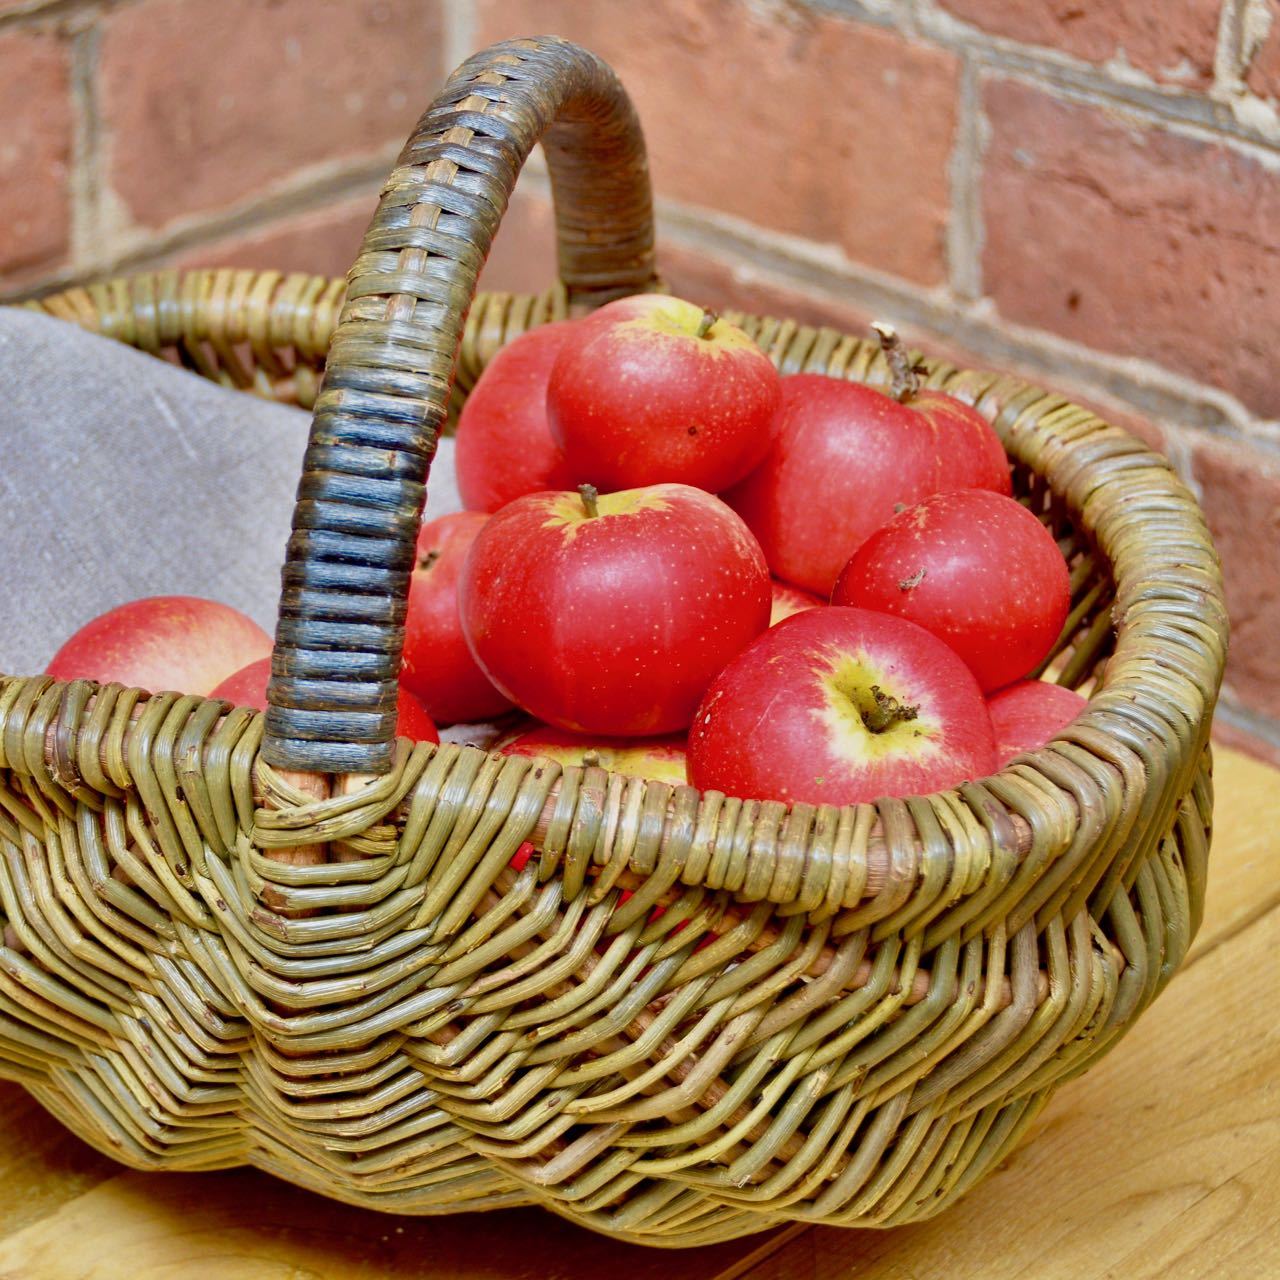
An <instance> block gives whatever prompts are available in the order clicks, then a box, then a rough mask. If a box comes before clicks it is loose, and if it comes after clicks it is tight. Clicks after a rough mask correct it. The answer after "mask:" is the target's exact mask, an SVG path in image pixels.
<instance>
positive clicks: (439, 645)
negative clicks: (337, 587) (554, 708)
mask: <svg viewBox="0 0 1280 1280" xmlns="http://www.w3.org/2000/svg"><path fill="white" fill-rule="evenodd" d="M488 519H489V517H488V516H487V515H485V514H484V513H483V512H480V511H460V512H457V513H456V514H454V515H448V516H441V517H440V518H439V519H438V520H432V521H431V523H430V524H425V525H423V526H422V532H421V533H420V534H419V535H418V563H417V568H416V569H415V570H414V573H413V579H412V581H411V582H410V584H409V607H408V612H407V614H406V616H405V620H404V670H403V671H402V672H401V674H400V682H401V684H403V685H404V686H405V688H407V689H408V690H409V691H410V692H411V693H412V694H413V695H414V696H415V697H416V698H418V699H419V700H420V701H421V702H422V705H423V706H424V707H426V709H427V711H428V713H429V714H430V715H431V717H432V719H434V720H435V721H436V723H438V724H456V723H458V722H459V721H463V720H491V719H493V717H494V716H497V715H501V714H502V713H503V712H504V711H508V710H510V708H511V703H510V701H509V700H508V699H507V698H505V697H503V695H502V694H501V693H499V692H498V690H497V689H495V688H494V687H493V684H492V683H491V682H490V680H489V677H488V676H486V675H485V673H484V672H483V671H481V670H480V668H479V667H478V666H477V665H476V660H475V659H474V658H473V657H472V656H471V650H470V649H469V648H467V642H466V639H465V637H464V636H463V634H462V619H461V618H460V617H459V615H458V575H459V574H460V573H461V572H462V565H463V562H464V561H465V560H466V558H467V552H468V551H469V550H470V549H471V544H472V543H473V542H474V541H475V540H476V535H477V534H478V533H479V532H480V530H481V529H483V528H484V525H485V522H486V521H487V520H488Z"/></svg>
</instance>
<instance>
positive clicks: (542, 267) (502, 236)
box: [480, 188, 556, 293]
mask: <svg viewBox="0 0 1280 1280" xmlns="http://www.w3.org/2000/svg"><path fill="white" fill-rule="evenodd" d="M555 278H556V232H555V219H554V217H553V216H552V213H551V202H550V201H549V200H547V199H545V198H544V197H543V196H541V195H534V194H533V193H532V192H527V191H523V190H521V189H520V188H517V189H516V193H515V195H514V196H513V197H512V199H511V203H510V205H509V206H508V207H507V212H506V215H505V216H504V217H503V219H502V225H501V226H500V227H499V228H498V234H497V236H496V237H495V238H494V241H493V250H492V252H491V253H490V254H489V260H488V262H486V263H485V264H484V270H483V271H482V272H481V273H480V288H481V289H488V290H492V291H493V292H495V293H541V292H542V290H543V289H545V288H547V287H548V286H549V285H551V284H553V283H554V282H555Z"/></svg>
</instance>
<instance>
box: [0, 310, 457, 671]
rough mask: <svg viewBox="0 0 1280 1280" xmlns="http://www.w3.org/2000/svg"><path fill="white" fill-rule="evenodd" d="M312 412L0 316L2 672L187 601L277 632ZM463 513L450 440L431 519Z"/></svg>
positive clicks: (54, 327)
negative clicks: (156, 598)
mask: <svg viewBox="0 0 1280 1280" xmlns="http://www.w3.org/2000/svg"><path fill="white" fill-rule="evenodd" d="M309 422H310V415H309V414H306V413H303V412H301V411H300V410H297V409H289V408H285V407H283V406H281V405H276V404H270V403H268V402H266V401H263V400H260V399H257V398H256V397H254V396H250V395H246V394H244V393H243V392H236V391H228V390H226V389H225V388H222V387H219V386H216V385H214V384H213V383H210V382H206V381H205V380H204V379H202V378H200V377H198V376H197V375H195V374H193V373H188V372H187V371H186V370H183V369H180V368H177V367H176V366H174V365H170V364H167V363H166V362H164V361H162V360H157V359H155V358H154V357H152V356H147V355H143V354H141V353H139V352H137V351H133V350H130V349H129V348H127V347H124V346H123V345H121V344H120V343H117V342H114V341H111V340H110V339H106V338H100V337H97V336H95V335H93V334H90V333H86V332H84V331H83V330H81V329H78V328H76V327H75V326H74V325H71V324H67V323H64V322H62V321H58V320H52V319H50V318H48V317H47V316H42V315H37V314H35V313H34V312H27V311H20V310H15V309H12V308H0V442H3V455H2V456H3V465H2V466H0V513H2V514H0V520H2V521H3V525H2V526H0V527H2V528H3V536H4V553H5V556H4V561H3V566H4V567H3V576H0V587H2V588H3V598H4V606H5V607H4V612H3V622H2V623H0V671H4V672H8V673H10V674H14V675H30V674H33V673H35V672H38V671H42V670H43V669H44V667H45V665H46V664H47V663H48V661H49V659H50V658H51V657H52V656H53V654H54V653H55V652H56V651H57V649H58V647H59V646H60V645H61V643H62V641H63V640H65V639H66V638H67V637H68V636H69V635H71V633H72V632H74V631H75V630H77V629H78V628H79V627H80V626H81V625H83V624H84V623H85V622H87V621H88V620H89V619H90V618H93V617H95V616H97V615H98V614H100V613H103V612H104V611H105V610H107V609H110V608H112V607H114V606H115V605H118V604H122V603H124V602H125V601H127V600H135V599H138V598H139V597H141V596H152V595H193V596H205V597H208V598H209V599H213V600H221V601H223V602H224V603H225V604H230V605H234V606H235V607H236V608H237V609H242V610H244V612H245V613H247V614H249V616H250V617H252V618H254V619H255V620H256V621H257V622H259V623H260V624H261V625H262V626H263V627H265V628H266V630H267V631H268V632H270V631H272V630H274V626H275V610H276V604H277V601H278V598H279V592H280V565H281V563H282V562H283V559H284V548H285V543H286V541H287V539H288V536H289V521H290V516H291V514H292V511H293V497H294V492H295V490H296V489H297V485H298V477H299V475H300V474H301V464H302V454H303V450H304V449H305V447H306V440H307V427H308V424H309ZM460 506H461V504H460V502H459V500H458V493H457V486H456V483H455V481H454V475H453V443H452V441H450V440H444V441H442V442H441V445H440V452H439V453H438V455H437V457H436V460H435V462H434V463H433V465H432V468H431V484H430V497H429V500H428V504H427V516H428V518H434V517H435V516H438V515H443V514H445V513H446V512H448V511H456V510H458V509H459V508H460Z"/></svg>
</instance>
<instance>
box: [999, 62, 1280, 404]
mask: <svg viewBox="0 0 1280 1280" xmlns="http://www.w3.org/2000/svg"><path fill="white" fill-rule="evenodd" d="M984 99H985V105H986V112H987V116H988V119H989V120H990V124H991V140H990V144H989V146H988V149H987V155H986V162H985V177H984V182H983V199H982V203H983V218H984V222H985V227H986V243H985V250H984V254H983V272H984V280H985V285H986V290H987V292H988V293H989V294H990V295H991V296H992V297H993V298H994V299H995V301H996V302H997V304H998V306H999V309H1000V312H1001V314H1002V315H1003V316H1005V317H1007V318H1008V319H1011V320H1018V321H1021V322H1023V323H1025V324H1030V325H1036V326H1039V327H1040V328H1042V329H1050V330H1052V331H1053V332H1055V333H1059V334H1062V335H1063V336H1065V337H1067V338H1072V339H1075V340H1076V341H1078V342H1081V343H1084V344H1086V345H1089V346H1093V347H1096V348H1099V349H1101V350H1105V351H1108V352H1114V353H1117V354H1120V355H1137V356H1145V357H1147V358H1149V359H1151V360H1154V361H1157V362H1158V363H1160V364H1162V365H1164V366H1165V367H1167V368H1169V369H1172V370H1175V371H1177V372H1179V373H1183V374H1187V375H1190V376H1191V377H1194V378H1198V379H1200V380H1202V381H1205V382H1210V383H1212V384H1214V385H1215V386H1219V387H1223V388H1225V389H1226V390H1228V391H1230V392H1232V393H1234V394H1235V395H1237V396H1239V397H1240V399H1241V400H1243V401H1244V402H1245V403H1246V404H1248V405H1249V406H1250V407H1251V408H1253V409H1255V410H1257V411H1258V412H1260V413H1262V414H1263V415H1265V416H1270V415H1273V414H1276V413H1280V379H1277V378H1276V376H1275V351H1276V348H1277V346H1278V345H1280V291H1277V290H1276V289H1275V287H1274V282H1275V280H1276V277H1277V273H1278V272H1280V240H1278V239H1277V237H1276V234H1275V228H1276V227H1277V226H1280V180H1277V174H1276V172H1275V171H1274V170H1273V169H1271V168H1268V167H1267V166H1266V165H1264V164H1263V163H1261V162H1260V161H1258V160H1256V159H1254V158H1252V157H1251V156H1249V155H1247V154H1246V153H1244V152H1242V151H1238V150H1235V149H1233V148H1231V147H1228V146H1223V145H1217V144H1215V143H1212V142H1207V141H1203V140H1201V139H1199V138H1192V137H1188V136H1185V135H1180V134H1174V133H1169V132H1166V131H1164V130H1161V129H1159V128H1152V127H1147V126H1143V125H1139V124H1136V123H1132V122H1129V121H1126V120H1125V119H1122V118H1120V117H1119V116H1116V115H1113V114H1110V113H1108V112H1107V111H1104V110H1101V109H1099V108H1095V107H1089V106H1082V105H1077V104H1071V103H1066V102H1061V101H1057V100H1055V99H1054V98H1051V97H1048V96H1046V95H1045V94H1043V93H1041V92H1039V91H1038V90H1036V89H1034V88H1031V87H1029V86H1026V85H1023V84H1021V83H1018V82H1015V81H1010V80H995V81H992V82H991V83H989V84H987V85H986V88H985V95H984Z"/></svg>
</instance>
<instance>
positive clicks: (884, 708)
mask: <svg viewBox="0 0 1280 1280" xmlns="http://www.w3.org/2000/svg"><path fill="white" fill-rule="evenodd" d="M871 697H872V699H873V701H874V702H875V706H874V707H873V708H871V709H870V710H868V711H863V712H862V713H861V714H862V723H863V724H865V725H866V726H867V728H868V729H869V730H870V731H871V732H872V733H883V732H884V731H885V730H886V729H892V728H893V726H894V725H895V724H905V723H906V722H907V721H908V720H914V719H915V718H916V716H918V715H919V714H920V708H919V707H908V706H905V705H903V703H901V702H899V701H898V699H897V698H895V697H893V696H892V695H891V694H888V693H885V692H884V690H883V689H881V688H880V686H879V685H878V684H873V685H872V686H871Z"/></svg>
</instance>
